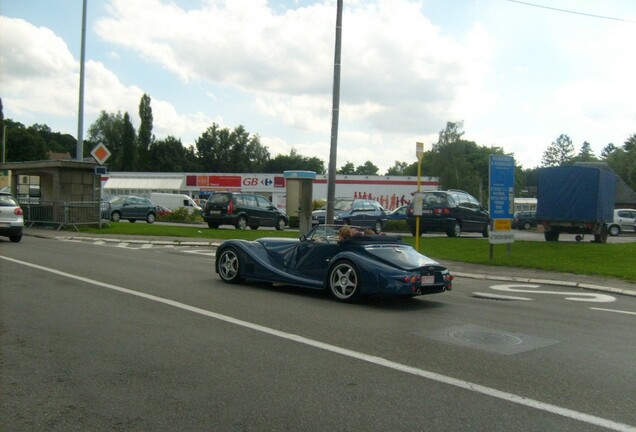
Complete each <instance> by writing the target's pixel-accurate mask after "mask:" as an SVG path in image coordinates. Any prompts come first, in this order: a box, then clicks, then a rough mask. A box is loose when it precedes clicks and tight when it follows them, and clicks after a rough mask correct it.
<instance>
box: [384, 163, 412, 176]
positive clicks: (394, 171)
mask: <svg viewBox="0 0 636 432" xmlns="http://www.w3.org/2000/svg"><path fill="white" fill-rule="evenodd" d="M407 167H408V164H407V163H406V162H400V161H395V163H394V164H393V166H392V167H390V168H389V169H388V170H387V171H386V175H388V176H403V175H405V174H404V171H405V170H406V168H407Z"/></svg>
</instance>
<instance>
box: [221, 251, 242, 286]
mask: <svg viewBox="0 0 636 432" xmlns="http://www.w3.org/2000/svg"><path fill="white" fill-rule="evenodd" d="M217 265H218V268H217V270H218V272H219V276H220V277H221V279H222V280H223V282H227V283H237V282H240V280H241V259H240V257H239V254H238V252H237V251H236V250H235V249H234V248H227V249H224V250H223V251H222V252H221V255H219V261H218V264H217Z"/></svg>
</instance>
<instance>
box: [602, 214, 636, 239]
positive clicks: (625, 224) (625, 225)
mask: <svg viewBox="0 0 636 432" xmlns="http://www.w3.org/2000/svg"><path fill="white" fill-rule="evenodd" d="M607 231H608V232H609V234H610V235H612V236H617V235H619V234H620V233H622V232H636V210H634V209H616V210H614V221H613V222H612V223H611V224H609V225H608V227H607Z"/></svg>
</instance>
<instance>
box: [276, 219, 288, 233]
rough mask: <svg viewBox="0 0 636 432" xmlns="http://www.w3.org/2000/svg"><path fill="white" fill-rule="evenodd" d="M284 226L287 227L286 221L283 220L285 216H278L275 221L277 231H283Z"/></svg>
mask: <svg viewBox="0 0 636 432" xmlns="http://www.w3.org/2000/svg"><path fill="white" fill-rule="evenodd" d="M285 227H287V222H286V221H285V218H278V221H277V222H276V229H277V230H278V231H283V230H284V229H285Z"/></svg>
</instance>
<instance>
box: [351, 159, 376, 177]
mask: <svg viewBox="0 0 636 432" xmlns="http://www.w3.org/2000/svg"><path fill="white" fill-rule="evenodd" d="M379 170H380V168H378V167H377V166H375V165H373V163H372V162H371V161H366V162H365V163H364V164H363V165H358V166H357V167H356V174H358V175H378V171H379Z"/></svg>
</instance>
